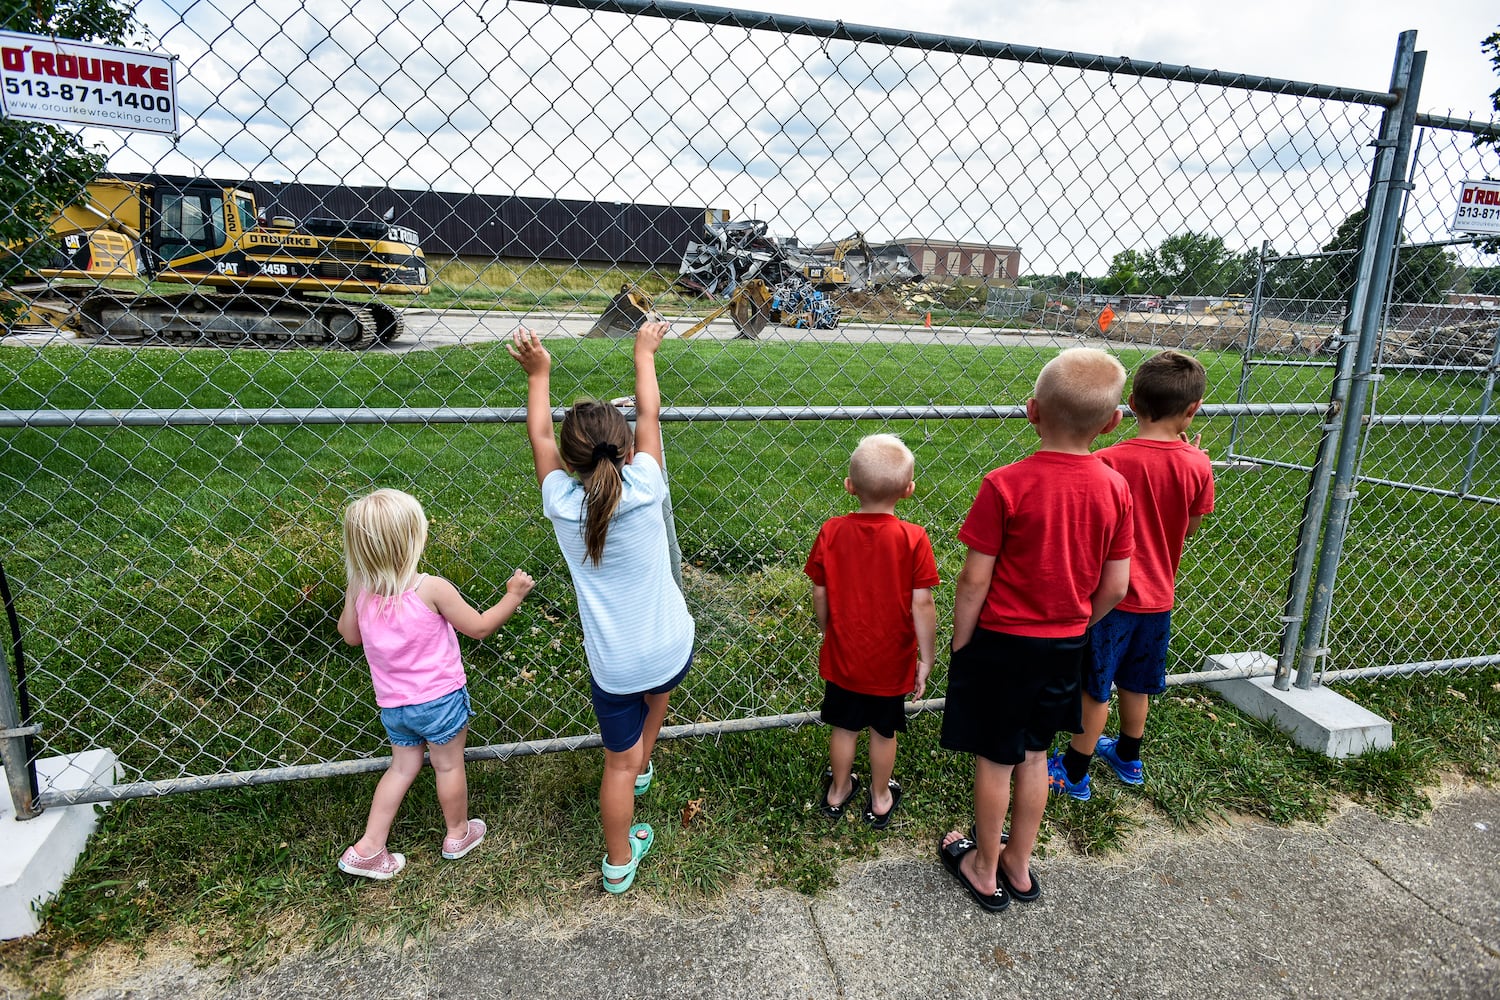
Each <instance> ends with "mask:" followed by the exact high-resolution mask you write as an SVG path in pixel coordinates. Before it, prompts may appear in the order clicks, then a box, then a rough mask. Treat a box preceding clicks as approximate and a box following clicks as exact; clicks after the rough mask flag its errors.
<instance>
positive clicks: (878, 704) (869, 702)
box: [823, 681, 906, 739]
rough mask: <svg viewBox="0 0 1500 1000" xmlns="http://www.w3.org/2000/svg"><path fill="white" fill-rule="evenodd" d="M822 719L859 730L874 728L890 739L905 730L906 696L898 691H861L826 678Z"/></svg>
mask: <svg viewBox="0 0 1500 1000" xmlns="http://www.w3.org/2000/svg"><path fill="white" fill-rule="evenodd" d="M823 721H824V722H826V723H828V725H830V726H837V727H838V728H840V729H848V730H850V731H852V732H856V733H857V732H859V731H860V730H862V729H872V730H874V731H875V732H877V733H879V734H880V735H881V736H884V737H885V738H886V739H890V738H891V737H893V736H895V735H896V734H897V733H904V732H906V699H905V698H904V697H902V696H901V695H899V694H889V695H886V694H860V693H859V692H858V691H850V690H848V689H847V688H841V687H839V686H838V685H837V684H835V683H833V681H824V682H823Z"/></svg>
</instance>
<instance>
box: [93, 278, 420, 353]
mask: <svg viewBox="0 0 1500 1000" xmlns="http://www.w3.org/2000/svg"><path fill="white" fill-rule="evenodd" d="M78 311H79V316H80V326H81V330H80V332H81V333H83V334H84V335H85V336H88V337H91V338H94V339H95V340H98V341H101V342H103V343H133V344H158V343H160V344H178V345H183V346H189V347H203V346H210V345H212V346H219V347H262V348H287V347H324V348H333V349H344V350H362V349H364V348H368V347H374V346H376V345H377V344H389V343H391V342H392V341H394V340H396V339H397V338H399V337H400V336H401V335H402V333H404V332H405V326H406V325H405V322H404V321H403V319H402V317H401V314H400V312H398V311H397V310H395V309H393V308H391V307H390V306H388V305H385V304H384V303H380V302H368V303H366V302H345V301H342V300H340V299H333V298H305V299H288V298H279V297H275V296H266V295H207V294H203V293H192V294H188V295H171V296H166V295H129V294H120V293H115V292H109V291H98V292H93V293H91V294H89V295H87V296H86V297H84V298H83V299H82V300H81V301H79V302H78Z"/></svg>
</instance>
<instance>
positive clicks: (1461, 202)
mask: <svg viewBox="0 0 1500 1000" xmlns="http://www.w3.org/2000/svg"><path fill="white" fill-rule="evenodd" d="M1448 228H1449V229H1451V230H1452V231H1453V232H1455V233H1481V234H1483V235H1486V236H1500V181H1464V182H1463V185H1462V186H1461V187H1460V188H1459V189H1458V207H1457V208H1456V209H1455V210H1454V212H1453V222H1452V223H1451V224H1450V225H1449V226H1448Z"/></svg>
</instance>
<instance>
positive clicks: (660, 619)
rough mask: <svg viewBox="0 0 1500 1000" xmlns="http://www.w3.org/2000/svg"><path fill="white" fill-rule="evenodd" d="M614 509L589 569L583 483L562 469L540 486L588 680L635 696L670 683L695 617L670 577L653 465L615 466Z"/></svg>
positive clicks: (641, 458) (662, 489) (663, 493)
mask: <svg viewBox="0 0 1500 1000" xmlns="http://www.w3.org/2000/svg"><path fill="white" fill-rule="evenodd" d="M621 473H622V478H623V479H624V483H623V488H622V490H621V492H620V505H619V506H618V507H616V508H615V516H614V517H613V518H612V519H611V520H610V522H609V533H608V534H607V536H606V537H605V540H604V557H603V558H602V559H601V560H600V561H599V565H597V566H595V565H594V563H593V561H592V560H590V559H589V557H588V551H587V549H586V547H585V545H584V541H583V527H584V523H583V514H584V494H583V486H582V484H580V483H579V482H578V480H576V479H574V478H573V477H572V476H570V475H568V474H567V473H566V472H564V471H562V470H560V469H559V470H555V471H553V472H551V473H549V474H548V476H547V478H546V480H544V481H543V483H542V512H543V513H544V514H546V515H547V517H548V519H549V520H551V522H552V530H553V531H554V532H555V533H556V535H557V544H558V547H559V548H561V549H562V554H563V558H564V559H566V560H567V562H568V569H569V571H570V572H571V573H572V575H573V589H574V590H575V591H577V593H578V614H579V617H580V618H582V619H583V648H584V652H585V653H586V654H587V655H588V661H589V670H590V671H592V672H593V675H594V681H595V683H597V684H598V685H599V686H600V687H601V688H603V689H604V690H605V691H608V692H609V693H610V694H635V693H636V692H643V691H649V690H650V689H651V688H654V687H657V686H658V685H661V684H664V683H666V682H667V681H669V680H671V679H672V678H673V677H675V676H676V675H677V673H678V672H679V671H681V670H682V668H683V666H684V665H685V664H686V663H687V658H688V654H689V653H691V652H692V649H693V617H692V615H690V614H688V610H687V603H686V602H685V601H684V600H683V599H682V591H681V590H680V589H679V588H678V586H677V581H676V580H675V579H673V577H672V565H671V556H670V553H669V550H668V547H667V526H666V521H665V520H664V518H663V516H662V504H663V502H664V501H665V500H666V498H667V482H666V479H665V478H663V476H662V472H661V467H660V466H659V465H657V464H656V460H655V459H654V458H652V457H651V456H650V455H647V454H646V453H644V452H636V455H635V460H634V461H633V462H632V463H631V464H630V465H626V466H623V467H622V469H621Z"/></svg>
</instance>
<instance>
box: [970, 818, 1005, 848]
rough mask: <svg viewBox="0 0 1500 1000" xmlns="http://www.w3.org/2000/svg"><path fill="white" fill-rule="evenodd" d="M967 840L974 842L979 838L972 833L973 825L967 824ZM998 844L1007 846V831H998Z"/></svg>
mask: <svg viewBox="0 0 1500 1000" xmlns="http://www.w3.org/2000/svg"><path fill="white" fill-rule="evenodd" d="M969 839H970V840H974V841H977V840H979V837H978V836H977V835H976V834H975V833H974V824H973V823H970V824H969ZM1000 843H1002V844H1008V843H1010V831H1009V830H1006V829H1004V828H1001V830H1000Z"/></svg>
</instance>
